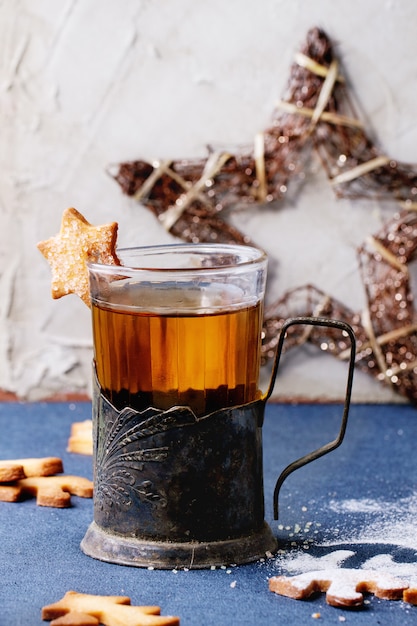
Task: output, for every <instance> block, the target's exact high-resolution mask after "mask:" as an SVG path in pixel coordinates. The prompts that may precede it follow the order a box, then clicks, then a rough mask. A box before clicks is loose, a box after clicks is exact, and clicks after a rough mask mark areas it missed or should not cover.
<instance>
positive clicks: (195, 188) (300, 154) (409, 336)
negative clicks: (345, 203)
mask: <svg viewBox="0 0 417 626" xmlns="http://www.w3.org/2000/svg"><path fill="white" fill-rule="evenodd" d="M313 151H314V152H315V153H316V154H318V156H319V158H320V160H321V163H322V165H323V167H324V169H325V171H326V174H327V177H328V179H329V182H330V184H331V186H332V188H333V190H334V191H335V194H336V196H337V197H344V198H353V199H355V198H364V199H374V200H380V201H387V200H388V201H394V203H395V206H396V207H397V209H398V205H400V207H401V208H402V209H404V211H403V212H401V213H398V214H395V215H394V216H393V219H392V220H391V221H390V222H389V223H388V224H386V225H385V226H384V227H383V228H382V230H381V232H380V233H377V234H376V235H374V236H372V237H369V238H367V240H366V241H365V243H364V244H362V246H360V248H359V250H358V255H359V260H360V269H361V276H362V279H363V282H364V286H365V291H366V296H367V307H366V310H365V311H363V312H360V313H355V312H353V311H351V310H350V309H349V308H348V307H346V306H344V305H343V304H342V303H339V302H337V301H336V300H335V299H333V298H332V297H331V296H329V295H326V294H324V293H323V292H321V291H320V290H318V289H316V288H315V287H314V286H311V285H307V286H304V287H299V288H297V289H294V290H290V291H288V292H287V293H285V294H284V296H283V297H282V298H280V299H279V300H278V301H277V302H275V303H274V304H273V305H271V306H270V307H269V309H268V311H267V312H266V317H265V327H264V334H265V340H264V345H263V358H264V361H266V360H268V359H269V358H270V357H271V356H272V355H273V348H274V346H275V344H276V341H277V332H278V330H279V328H280V326H281V324H282V323H283V320H284V319H286V318H288V317H291V316H294V315H296V314H300V315H308V314H314V315H318V314H320V315H322V316H326V315H327V316H329V317H337V318H339V319H343V320H344V321H347V322H349V323H351V324H352V326H353V328H354V330H355V332H356V335H357V340H358V341H357V343H358V353H357V357H356V361H357V365H358V367H360V368H362V369H364V370H366V371H367V372H369V373H370V374H372V375H374V376H375V377H376V378H378V379H379V380H381V381H383V382H384V383H385V384H388V385H390V386H392V387H393V388H394V389H395V390H396V391H397V392H399V393H400V394H403V395H405V396H407V397H408V398H409V399H411V400H412V401H414V402H416V403H417V345H416V344H417V337H416V316H415V311H414V307H413V299H412V293H411V287H410V277H409V269H408V264H409V263H410V262H411V261H412V260H413V259H414V255H415V247H416V245H417V244H416V242H417V227H416V224H417V218H416V217H415V216H414V214H413V212H412V211H413V210H415V209H417V166H416V165H410V164H405V163H400V162H397V161H395V160H393V159H390V158H389V157H388V156H387V155H385V154H384V153H383V152H381V151H380V150H379V149H378V148H377V147H376V146H375V145H374V143H373V142H372V140H371V139H370V138H369V137H368V135H367V134H366V132H365V130H364V127H363V124H362V123H361V121H360V120H359V118H358V114H357V111H356V110H355V107H354V105H353V103H352V101H351V99H350V97H349V89H348V86H347V83H346V80H345V78H344V76H343V73H342V72H341V69H340V63H339V62H338V59H337V58H336V56H335V54H334V51H333V48H332V44H331V42H330V40H329V38H328V37H327V35H326V33H324V32H323V31H322V30H320V29H318V28H313V29H311V30H310V31H309V32H308V34H307V37H306V41H305V44H304V45H303V46H302V48H301V50H300V51H299V52H298V53H297V54H296V56H295V60H294V63H293V64H292V66H291V69H290V76H289V81H288V86H287V91H286V94H285V96H284V97H283V99H282V100H281V101H279V102H278V103H277V106H276V109H275V111H274V112H273V115H272V121H271V124H270V126H269V128H267V129H266V130H264V131H263V132H261V133H259V134H258V135H257V136H256V137H255V141H254V145H253V146H252V147H250V148H237V149H234V150H233V151H231V152H230V153H228V152H216V151H215V150H212V149H210V150H209V154H208V157H207V158H206V159H191V160H190V159H178V160H173V161H163V162H162V161H157V162H153V163H149V162H147V161H142V160H138V161H131V162H125V163H120V164H119V165H118V167H117V169H116V171H115V172H114V173H113V174H112V175H113V176H114V178H115V180H116V181H117V182H118V184H119V185H120V187H121V189H122V191H123V192H124V193H125V194H127V195H129V196H132V197H133V198H135V199H136V200H137V201H138V202H140V203H141V204H142V205H144V206H145V207H146V208H148V209H149V210H151V211H152V212H153V213H154V214H155V216H156V217H157V218H158V219H159V221H160V222H161V224H162V225H163V226H164V227H165V228H166V229H167V230H168V231H169V232H171V233H172V234H173V235H175V236H177V237H180V238H181V239H183V240H185V241H191V242H227V243H249V242H250V238H249V237H248V236H247V235H245V234H243V233H241V232H240V231H239V230H237V229H236V228H234V227H232V226H231V225H230V224H228V222H227V214H228V212H229V211H230V210H233V208H234V207H236V206H237V205H238V206H239V207H242V206H243V207H244V206H247V207H254V206H257V205H258V206H259V205H261V204H263V203H271V202H274V203H277V204H279V202H280V201H283V200H284V199H285V197H286V195H287V192H288V189H289V187H290V185H291V186H292V188H296V187H297V183H299V182H300V181H301V180H302V178H303V170H304V165H305V163H306V161H307V160H308V158H309V157H310V156H311V153H312V152H313ZM320 333H322V334H320ZM323 333H324V334H323ZM331 333H332V331H331V330H330V329H326V330H325V331H324V330H323V331H320V330H319V329H317V328H314V329H312V330H311V331H309V333H307V334H306V333H303V335H302V336H296V335H295V334H294V336H293V338H292V340H291V338H290V341H289V342H288V341H287V347H291V345H296V344H299V343H301V342H303V341H310V342H313V343H315V344H317V345H318V346H320V347H321V348H322V349H325V350H327V351H329V352H330V353H332V354H334V355H335V356H338V357H339V358H344V355H345V348H346V346H344V342H343V339H341V340H337V339H336V338H335V337H333V336H332V335H331ZM291 341H292V342H293V343H291Z"/></svg>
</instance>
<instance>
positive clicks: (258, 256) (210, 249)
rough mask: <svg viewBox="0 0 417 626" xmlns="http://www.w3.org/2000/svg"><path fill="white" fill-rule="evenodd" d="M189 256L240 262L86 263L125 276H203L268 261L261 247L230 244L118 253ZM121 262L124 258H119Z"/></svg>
mask: <svg viewBox="0 0 417 626" xmlns="http://www.w3.org/2000/svg"><path fill="white" fill-rule="evenodd" d="M183 252H184V253H189V254H191V255H192V254H195V255H196V256H198V255H199V254H200V255H213V256H214V255H215V254H219V253H220V254H221V253H224V254H229V255H230V257H233V256H234V257H235V258H236V257H238V258H239V260H238V261H237V262H236V261H235V262H233V263H229V264H220V263H219V264H213V265H209V266H204V265H203V266H185V267H184V266H176V265H172V264H169V265H166V266H164V265H162V266H161V265H152V264H151V263H148V264H145V263H143V264H141V265H133V264H132V263H129V264H127V265H123V264H120V265H110V264H106V263H99V262H97V261H87V267H88V270H89V271H92V272H94V271H96V272H101V273H103V272H105V273H112V274H125V273H136V272H138V273H139V272H154V273H157V272H166V273H169V272H172V273H177V272H178V273H203V272H216V271H217V272H222V271H224V272H228V271H230V270H231V269H233V268H235V269H242V270H247V269H248V268H250V267H251V266H257V265H263V264H264V263H266V262H267V254H266V252H265V251H264V250H262V249H261V248H256V247H255V246H250V245H245V244H227V243H168V244H158V245H149V246H132V247H126V248H119V249H117V250H116V254H117V255H118V256H119V255H120V256H123V255H125V256H129V255H130V256H131V257H132V258H133V257H134V256H135V255H137V257H138V258H141V259H145V258H146V257H160V256H161V255H162V254H165V253H171V254H174V255H175V254H179V253H183ZM120 260H121V261H122V259H120Z"/></svg>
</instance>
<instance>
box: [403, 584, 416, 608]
mask: <svg viewBox="0 0 417 626" xmlns="http://www.w3.org/2000/svg"><path fill="white" fill-rule="evenodd" d="M403 600H404V602H408V603H409V604H416V605H417V587H409V588H408V589H405V590H404V595H403Z"/></svg>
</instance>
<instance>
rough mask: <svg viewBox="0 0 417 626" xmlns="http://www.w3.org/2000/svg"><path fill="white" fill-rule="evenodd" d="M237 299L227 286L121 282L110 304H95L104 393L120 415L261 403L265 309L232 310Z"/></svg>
mask: <svg viewBox="0 0 417 626" xmlns="http://www.w3.org/2000/svg"><path fill="white" fill-rule="evenodd" d="M236 296H237V293H236V289H235V288H233V287H232V286H225V285H223V286H221V285H216V287H215V288H213V287H209V286H203V287H200V288H198V289H196V288H193V287H188V289H187V288H186V286H184V285H183V286H181V287H178V285H176V286H168V287H167V286H166V285H164V286H163V287H158V286H153V287H150V286H147V285H133V286H132V285H131V286H124V285H122V284H120V283H118V282H117V281H116V283H115V284H114V285H113V288H112V289H110V291H109V295H108V297H107V302H106V304H103V303H100V302H95V301H94V300H93V306H92V310H93V333H94V346H95V364H96V371H97V377H98V382H99V384H100V386H101V388H102V392H103V393H104V395H105V396H106V397H107V398H108V399H109V400H110V402H111V403H112V404H113V405H114V406H115V407H116V408H118V409H119V410H121V408H123V407H125V406H130V407H132V408H134V409H136V410H143V409H145V408H147V407H149V406H152V407H155V408H160V409H164V410H165V409H169V408H171V407H173V406H189V407H190V408H192V409H193V411H194V412H195V413H196V415H202V414H208V413H211V412H212V411H215V410H218V409H221V408H223V407H228V406H237V405H241V404H246V403H248V402H252V401H254V400H256V399H257V398H258V397H259V392H258V376H259V367H260V341H261V329H262V304H261V302H260V301H258V302H255V303H254V304H252V305H250V306H244V307H242V306H240V307H239V306H236V305H233V304H232V305H230V304H229V303H230V302H232V303H233V300H236ZM222 302H223V308H222V305H221V303H222ZM126 303H130V304H131V306H126ZM132 304H134V306H132ZM151 304H152V306H151ZM161 305H164V306H163V310H162V309H161ZM210 307H211V308H210ZM152 309H153V310H152Z"/></svg>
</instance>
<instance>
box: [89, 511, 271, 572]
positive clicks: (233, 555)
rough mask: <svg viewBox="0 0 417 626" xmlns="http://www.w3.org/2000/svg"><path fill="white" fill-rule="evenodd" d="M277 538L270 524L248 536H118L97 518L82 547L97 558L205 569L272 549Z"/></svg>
mask: <svg viewBox="0 0 417 626" xmlns="http://www.w3.org/2000/svg"><path fill="white" fill-rule="evenodd" d="M276 548H277V541H276V539H275V537H274V536H273V534H272V532H271V529H270V528H269V526H268V524H266V523H264V525H263V527H262V528H261V530H260V531H259V532H257V533H254V534H252V535H250V536H248V537H238V538H236V539H229V540H225V541H210V542H207V543H200V542H197V541H190V542H168V541H166V542H163V541H149V540H143V539H135V538H133V537H132V538H129V537H126V536H118V535H116V534H114V533H112V534H109V533H107V532H105V531H103V530H102V529H101V528H100V527H99V526H98V525H97V524H96V523H95V522H93V523H92V524H91V525H90V527H89V528H88V530H87V533H86V535H85V537H84V539H83V540H82V542H81V549H82V551H83V552H84V553H85V554H87V555H88V556H91V557H93V558H95V559H99V560H101V561H107V562H109V563H118V564H120V565H130V566H133V567H147V568H149V567H155V568H156V569H174V568H181V569H183V568H189V569H204V568H209V567H211V566H221V565H231V564H236V565H242V564H243V563H250V562H253V561H257V560H258V559H260V558H262V557H264V556H265V554H266V553H271V552H272V553H273V552H275V550H276Z"/></svg>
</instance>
